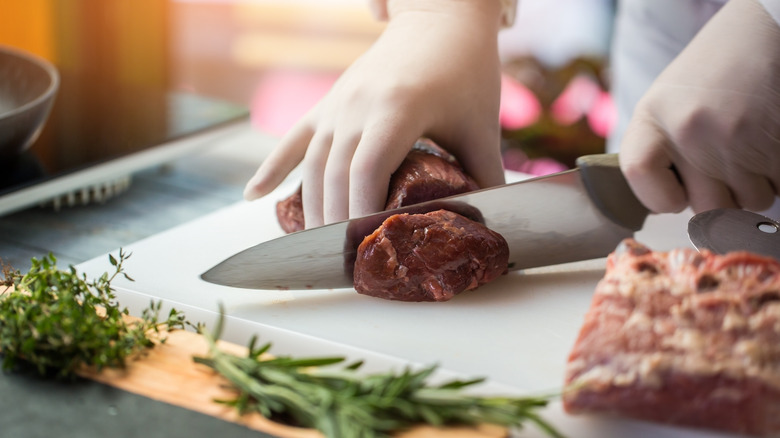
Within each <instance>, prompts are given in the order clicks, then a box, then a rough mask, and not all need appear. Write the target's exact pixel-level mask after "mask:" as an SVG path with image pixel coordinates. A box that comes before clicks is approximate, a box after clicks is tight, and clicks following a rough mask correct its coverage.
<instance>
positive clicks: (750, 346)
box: [563, 239, 780, 436]
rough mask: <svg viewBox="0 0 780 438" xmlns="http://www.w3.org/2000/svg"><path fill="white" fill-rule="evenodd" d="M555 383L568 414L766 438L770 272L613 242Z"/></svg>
mask: <svg viewBox="0 0 780 438" xmlns="http://www.w3.org/2000/svg"><path fill="white" fill-rule="evenodd" d="M565 382H566V390H565V392H564V395H563V401H564V407H565V409H566V410H567V411H568V412H570V413H585V412H591V413H606V414H615V415H620V416H626V417H633V418H638V419H643V420H648V421H654V422H662V423H671V424H677V425H684V426H691V427H699V428H709V429H717V430H721V431H729V432H737V433H747V434H752V435H759V436H773V435H777V434H778V432H780V262H778V261H777V260H775V259H772V258H768V257H763V256H758V255H755V254H751V253H747V252H735V253H730V254H726V255H716V254H713V253H711V252H708V251H702V252H701V253H699V252H697V251H695V250H694V249H688V248H685V249H676V250H672V251H669V252H654V251H652V250H650V249H649V248H647V247H645V246H644V245H641V244H639V243H637V242H636V241H634V240H632V239H627V240H625V241H623V242H622V243H621V244H620V245H619V247H618V248H617V249H616V250H615V251H614V252H613V253H612V254H611V255H610V256H609V258H608V259H607V271H606V274H605V276H604V278H603V279H602V280H601V281H600V282H599V284H598V286H597V287H596V291H595V294H594V297H593V301H592V305H591V308H590V310H589V311H588V313H587V315H586V316H585V322H584V324H583V326H582V328H581V330H580V333H579V337H578V339H577V340H576V343H575V345H574V347H573V349H572V351H571V354H570V356H569V359H568V364H567V368H566V377H565Z"/></svg>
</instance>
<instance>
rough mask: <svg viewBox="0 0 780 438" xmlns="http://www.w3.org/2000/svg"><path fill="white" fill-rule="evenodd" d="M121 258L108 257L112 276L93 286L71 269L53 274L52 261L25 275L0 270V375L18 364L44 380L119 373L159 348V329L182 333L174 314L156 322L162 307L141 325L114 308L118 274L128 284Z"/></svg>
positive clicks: (177, 314)
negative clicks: (88, 369)
mask: <svg viewBox="0 0 780 438" xmlns="http://www.w3.org/2000/svg"><path fill="white" fill-rule="evenodd" d="M128 257H129V254H126V253H125V252H124V251H122V250H120V252H119V258H118V259H117V258H115V257H114V256H112V255H109V261H110V262H111V264H112V265H113V266H114V267H115V268H116V270H115V272H114V273H113V274H112V275H110V276H109V274H108V273H104V274H103V275H102V276H101V277H100V278H98V279H95V280H93V281H88V280H87V278H86V275H81V276H79V274H78V273H77V272H76V269H75V268H74V267H73V266H70V269H68V270H60V269H58V268H57V265H56V258H55V257H54V256H53V255H51V254H49V255H48V256H47V257H44V258H43V259H41V260H37V259H35V258H33V259H32V267H31V268H30V270H29V272H28V273H26V274H24V275H21V274H20V272H19V271H16V270H12V269H10V268H8V267H4V269H3V274H4V277H5V280H4V281H3V282H2V285H3V286H0V356H2V367H3V369H5V370H9V369H12V368H14V367H15V366H16V365H17V363H18V362H19V361H24V362H26V363H28V364H31V365H33V366H34V367H35V368H36V369H37V370H38V372H39V373H41V374H43V375H54V376H56V377H72V376H73V375H74V374H75V372H76V371H77V370H78V369H79V368H80V367H82V366H94V367H96V369H98V370H100V369H102V368H104V367H113V368H121V367H124V365H125V361H126V360H127V359H128V358H129V357H130V356H131V355H133V354H135V353H138V352H140V351H143V350H144V349H146V348H149V347H151V346H153V345H154V342H155V339H156V340H157V341H158V342H164V341H165V338H164V337H163V336H160V334H161V330H162V329H168V330H172V329H176V328H183V327H184V325H185V324H187V323H186V321H185V320H184V317H183V315H182V314H181V313H180V312H178V311H176V310H171V312H170V313H169V315H168V318H167V319H165V320H164V321H160V317H159V314H160V306H161V304H162V303H161V302H158V303H157V304H155V303H154V302H152V303H151V305H150V306H149V308H147V309H145V310H144V311H143V315H142V317H141V318H140V319H135V320H130V319H128V318H126V315H128V310H127V309H126V308H125V309H120V308H119V306H118V305H117V303H116V296H115V294H114V292H113V290H112V289H111V281H112V280H113V279H114V278H116V277H117V276H118V275H120V274H121V275H123V276H124V277H125V278H127V279H128V280H131V281H132V278H130V277H129V276H127V274H125V272H124V269H123V267H122V265H123V263H124V262H125V260H127V258H128ZM11 286H13V289H11ZM158 338H159V339H158Z"/></svg>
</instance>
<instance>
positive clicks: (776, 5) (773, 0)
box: [758, 0, 780, 26]
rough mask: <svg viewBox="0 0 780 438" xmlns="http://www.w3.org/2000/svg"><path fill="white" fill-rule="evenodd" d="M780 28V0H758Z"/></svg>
mask: <svg viewBox="0 0 780 438" xmlns="http://www.w3.org/2000/svg"><path fill="white" fill-rule="evenodd" d="M758 1H759V3H761V4H762V5H764V9H766V11H767V12H769V15H771V16H772V18H774V19H775V21H776V22H777V24H778V25H779V26H780V0H758Z"/></svg>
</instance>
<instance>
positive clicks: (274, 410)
mask: <svg viewBox="0 0 780 438" xmlns="http://www.w3.org/2000/svg"><path fill="white" fill-rule="evenodd" d="M220 325H221V323H220ZM219 330H220V329H219V328H218V329H217V332H216V334H215V335H209V334H207V333H204V336H206V338H207V339H208V341H209V343H210V345H211V348H210V352H209V357H196V358H195V361H196V362H198V363H201V364H205V365H207V366H209V367H211V368H213V369H214V370H215V371H217V372H218V373H219V374H221V375H222V376H223V377H225V378H226V379H227V380H228V381H229V382H230V383H231V385H232V386H233V387H234V389H235V390H236V392H237V394H238V395H237V397H236V398H235V399H234V400H218V402H220V403H224V404H227V405H230V406H233V407H235V408H236V409H237V410H238V411H239V413H240V414H242V415H243V414H246V413H250V412H258V413H260V414H261V415H263V416H265V417H267V418H271V419H275V420H277V421H281V422H287V423H290V424H293V425H295V426H299V427H308V428H315V429H318V430H319V431H320V432H322V433H323V434H324V435H325V436H326V437H329V438H358V437H360V438H363V437H366V438H367V437H386V436H390V434H391V433H393V432H397V431H400V430H403V429H407V428H409V427H411V426H414V425H418V424H423V423H427V424H430V425H434V426H443V425H475V424H478V423H491V424H497V425H501V426H506V427H514V428H521V427H522V425H523V424H524V423H525V422H526V421H531V422H533V423H535V424H536V425H537V426H539V427H540V428H541V429H542V430H544V431H545V432H546V433H547V434H548V435H550V436H553V437H560V436H561V435H560V434H559V433H558V432H557V431H556V430H555V429H554V428H553V427H552V426H551V425H550V424H548V423H547V422H545V421H544V420H543V419H542V418H541V417H540V416H538V415H537V414H536V412H535V411H536V410H537V409H539V408H541V407H543V406H545V405H546V404H547V401H548V397H536V398H520V397H479V396H474V395H467V394H465V393H464V392H463V391H462V390H463V389H464V388H466V387H469V386H472V385H475V384H478V383H480V382H482V381H483V379H475V380H469V381H460V380H453V381H449V382H446V383H444V384H440V385H435V386H432V385H429V384H428V383H426V381H427V380H428V378H429V377H430V376H431V374H433V373H434V371H435V370H436V367H434V366H431V367H428V368H425V369H422V370H419V371H412V370H410V369H405V370H404V371H403V372H401V373H394V372H387V373H381V374H373V375H363V374H362V373H360V372H358V369H359V368H360V366H361V365H362V362H358V363H355V364H352V365H347V366H344V367H342V368H338V369H333V368H332V367H327V366H328V365H334V364H338V363H341V362H343V358H340V357H320V358H300V359H295V358H290V357H276V358H270V359H269V358H265V357H263V355H264V353H266V352H267V351H268V350H269V348H270V344H265V345H263V346H262V347H259V348H255V345H256V338H253V339H252V341H251V342H250V344H249V353H248V355H247V356H246V357H241V356H235V355H232V354H229V353H225V352H222V351H220V350H219V349H218V348H217V346H216V342H215V338H218V333H219ZM312 367H314V368H312ZM321 367H324V368H321Z"/></svg>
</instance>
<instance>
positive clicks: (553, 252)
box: [202, 157, 647, 289]
mask: <svg viewBox="0 0 780 438" xmlns="http://www.w3.org/2000/svg"><path fill="white" fill-rule="evenodd" d="M613 161H614V162H613V163H612V164H611V166H612V167H613V168H614V169H617V164H616V163H617V158H616V157H615V158H614V160H613ZM617 174H618V176H619V179H620V180H622V175H619V171H617ZM596 179H601V177H599V178H595V177H593V178H590V177H589V178H588V181H589V182H593V181H594V180H596ZM621 184H622V185H623V186H625V187H624V189H625V190H622V191H621V188H620V186H621ZM600 185H602V186H604V187H603V188H601V189H598V188H596V189H595V190H596V191H599V190H600V191H603V192H609V195H607V196H604V197H599V196H596V197H599V198H600V199H598V200H595V201H594V200H593V199H591V196H589V194H588V193H589V190H590V191H591V192H592V191H593V190H594V184H590V185H589V187H586V184H585V183H584V182H583V178H582V174H581V169H574V170H569V171H565V172H561V173H557V174H554V175H550V176H543V177H538V178H533V179H529V180H525V181H520V182H517V183H513V184H508V185H504V186H499V187H494V188H490V189H483V190H478V191H475V192H470V193H466V194H462V195H457V196H452V197H449V198H444V199H440V200H436V201H430V202H426V203H422V204H417V205H413V206H409V207H404V208H400V209H396V210H391V211H385V212H381V213H377V214H374V215H371V216H366V217H363V218H357V219H352V220H349V221H344V222H339V223H335V224H331V225H326V226H323V227H318V228H313V229H309V230H305V231H299V232H296V233H292V234H289V235H286V236H283V237H280V238H277V239H274V240H271V241H268V242H264V243H260V244H259V245H256V246H253V247H251V248H248V249H246V250H244V251H242V252H240V253H238V254H236V255H234V256H232V257H230V258H228V259H227V260H225V261H224V262H222V263H220V264H219V265H217V266H215V267H214V268H212V269H210V270H209V271H207V272H206V273H204V274H203V275H202V278H203V279H204V280H206V281H209V282H212V283H217V284H221V285H227V286H232V287H240V288H251V289H331V288H348V287H352V270H353V266H354V260H355V256H356V250H357V247H358V245H359V244H360V243H361V241H362V240H363V238H364V237H365V236H366V235H368V234H371V233H372V232H373V231H374V230H375V229H376V228H377V227H378V226H379V225H381V223H382V221H384V219H386V218H387V217H389V216H391V215H393V214H397V213H424V212H429V211H434V210H438V209H441V208H444V209H447V210H451V211H455V212H457V213H460V214H462V215H464V216H467V217H470V218H472V219H474V220H479V221H480V222H482V223H483V224H485V225H486V226H487V227H488V228H490V229H492V230H494V231H496V232H498V233H499V234H501V235H502V236H503V237H504V238H505V239H506V241H507V243H508V244H509V269H510V270H517V269H527V268H533V267H538V266H547V265H555V264H560V263H566V262H573V261H578V260H587V259H593V258H599V257H604V256H606V255H607V254H609V253H610V252H611V251H612V250H614V249H615V247H616V246H617V244H618V243H619V242H620V241H621V240H622V239H624V238H626V237H629V236H631V235H632V234H633V231H634V230H638V229H639V228H641V224H642V222H643V221H644V218H645V217H646V216H647V211H646V210H642V209H643V207H641V204H639V203H638V201H637V200H636V198H634V197H633V194H631V192H630V189H627V186H626V185H625V180H622V181H618V183H617V184H615V182H614V181H607V180H606V179H605V181H604V182H603V184H600ZM596 186H598V184H597V185H596ZM626 193H627V194H626ZM614 194H619V195H620V196H622V198H621V197H618V198H615V196H612V195H614ZM626 197H627V198H629V199H626ZM604 198H612V199H607V200H606V201H604ZM597 201H598V202H597ZM605 202H606V204H611V207H610V206H609V205H607V206H606V207H605V206H604V203H605ZM597 205H599V206H597ZM637 206H638V207H637ZM610 208H611V209H613V210H616V211H617V210H620V209H635V210H642V211H639V212H638V213H637V214H636V215H635V217H637V218H639V221H638V223H633V224H629V225H628V226H624V225H619V224H618V223H616V222H615V221H613V220H610V219H608V218H607V216H605V214H604V213H602V210H604V211H605V212H606V213H607V215H610V211H609V209H610ZM621 214H622V213H617V215H621ZM610 216H611V215H610ZM618 222H619V221H618ZM635 222H636V221H635ZM631 227H634V228H633V229H632V228H631Z"/></svg>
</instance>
